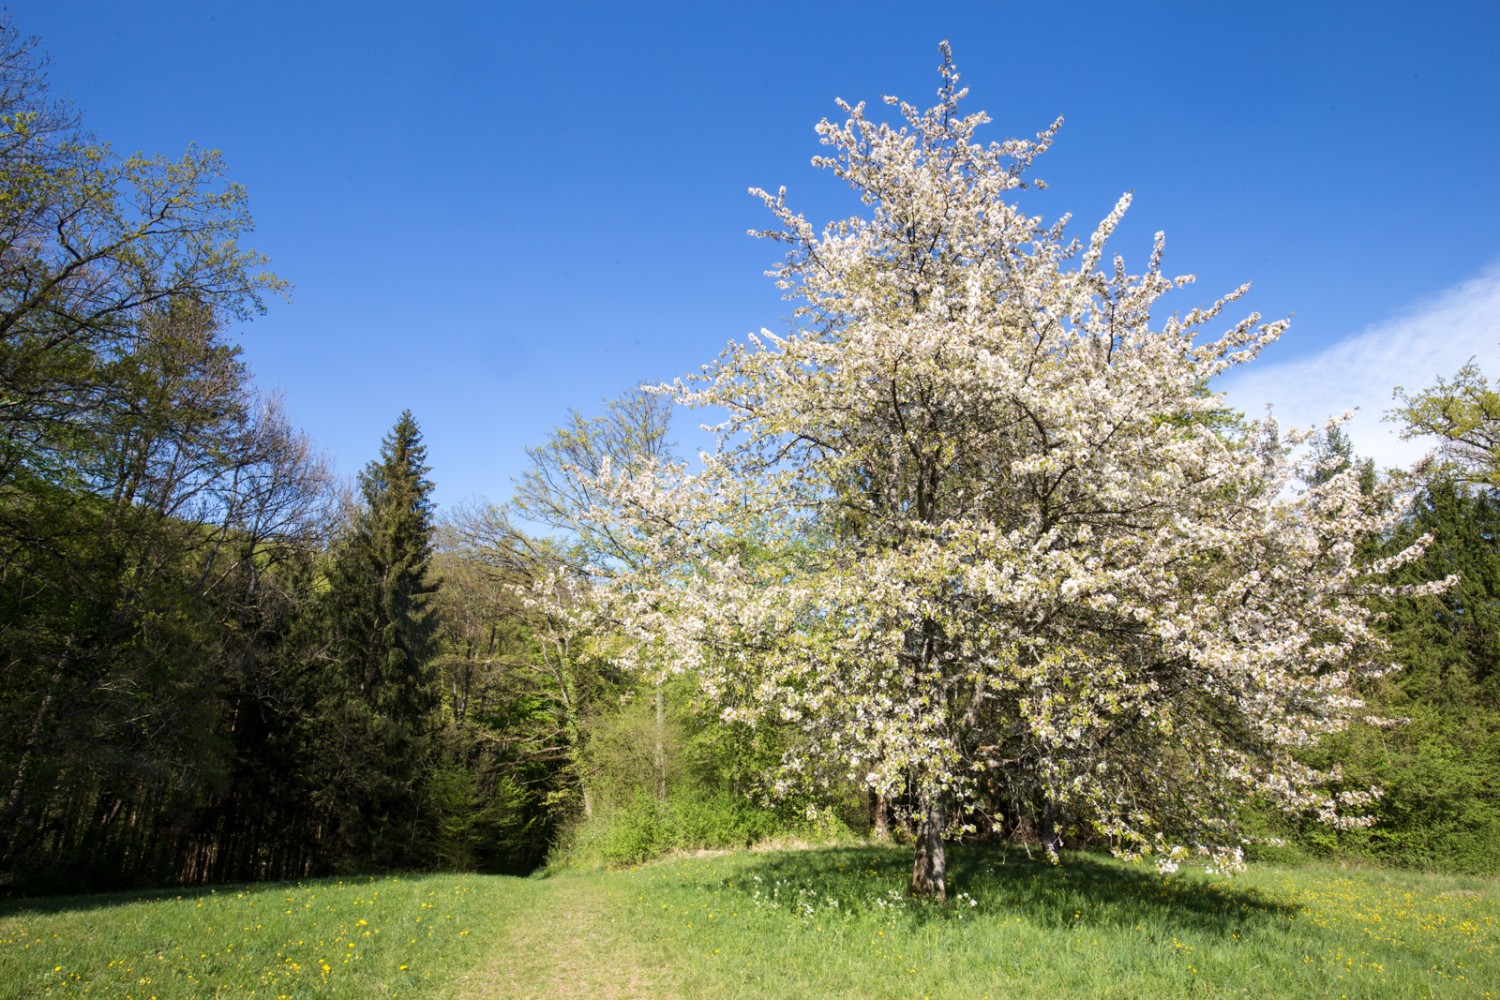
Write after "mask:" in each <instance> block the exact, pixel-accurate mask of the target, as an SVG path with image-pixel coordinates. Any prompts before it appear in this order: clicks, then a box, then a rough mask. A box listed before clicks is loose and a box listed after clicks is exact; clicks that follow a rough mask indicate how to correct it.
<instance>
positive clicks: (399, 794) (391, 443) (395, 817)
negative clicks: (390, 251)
mask: <svg viewBox="0 0 1500 1000" xmlns="http://www.w3.org/2000/svg"><path fill="white" fill-rule="evenodd" d="M426 458H427V449H426V447H425V446H424V445H423V444H422V433H421V430H420V429H419V428H418V427H417V422H416V421H415V420H414V419H413V418H412V415H411V412H410V411H409V410H408V411H405V412H403V413H402V414H401V417H400V419H399V420H397V421H396V425H395V427H393V428H392V429H391V432H390V433H389V434H388V435H386V437H385V440H384V441H383V442H382V444H381V449H380V457H379V458H378V459H376V460H375V461H372V462H371V463H370V464H369V465H367V466H366V467H365V469H364V471H363V472H361V473H360V476H359V491H360V501H361V503H360V505H359V508H358V509H357V510H356V511H355V512H354V514H353V516H352V517H351V519H350V525H349V528H348V530H347V531H346V533H345V535H344V537H343V539H342V540H341V541H340V543H339V545H338V546H337V548H336V549H335V552H334V554H333V560H332V565H331V566H330V570H329V591H328V602H329V614H328V622H329V625H330V627H331V629H332V634H331V636H330V639H331V642H330V651H331V652H332V654H333V659H334V661H335V665H336V669H335V671H334V677H333V678H332V679H331V683H330V685H329V690H328V697H329V699H330V700H331V701H332V702H333V704H331V705H329V706H328V707H329V709H330V711H328V712H326V713H324V715H325V717H326V718H328V719H329V720H330V721H331V722H332V724H333V725H334V726H335V727H336V730H337V731H336V732H335V733H333V734H332V738H331V740H330V745H331V747H332V748H335V752H334V753H333V754H332V755H331V756H332V759H331V760H330V764H331V765H332V773H331V774H330V775H329V776H328V780H327V785H326V788H325V790H324V795H325V796H326V799H327V801H328V803H329V807H330V812H331V813H332V815H331V816H330V819H331V820H332V821H333V824H332V825H333V827H334V829H335V830H336V831H337V846H336V847H335V852H336V858H335V860H336V862H337V863H339V864H340V865H341V866H344V867H363V866H367V865H375V866H389V865H406V864H412V863H415V862H419V861H420V860H422V859H421V858H419V857H417V856H416V846H415V844H416V841H417V839H418V829H419V824H418V820H419V815H418V813H419V809H420V802H421V790H420V787H419V785H420V781H421V776H422V774H423V771H424V765H425V761H426V756H427V751H428V745H429V742H430V730H431V724H432V712H433V708H434V706H435V704H436V698H435V693H436V692H435V686H434V683H433V679H432V673H431V662H432V654H433V645H434V642H433V640H434V630H435V627H436V620H435V617H434V616H435V610H434V609H433V608H432V606H431V599H432V594H433V593H434V592H435V591H436V589H437V585H436V582H435V581H433V580H432V579H430V577H429V573H428V563H429V561H430V559H431V555H432V511H433V505H432V501H431V499H430V495H431V493H432V483H431V481H430V480H428V479H427V478H426V474H427V472H428V471H430V470H429V469H428V466H427V465H426Z"/></svg>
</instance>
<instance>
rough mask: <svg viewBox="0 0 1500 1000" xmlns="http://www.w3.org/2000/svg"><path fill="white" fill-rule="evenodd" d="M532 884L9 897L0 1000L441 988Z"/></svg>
mask: <svg viewBox="0 0 1500 1000" xmlns="http://www.w3.org/2000/svg"><path fill="white" fill-rule="evenodd" d="M535 885H536V883H534V882H527V881H525V880H522V879H507V878H500V877H491V878H479V877H474V876H432V877H426V878H380V879H372V878H366V879H344V880H339V879H332V880H319V881H311V882H308V883H305V884H297V885H289V884H276V885H261V886H254V887H240V888H231V889H224V888H220V889H217V890H205V891H202V892H194V893H183V894H181V895H177V894H170V895H167V896H164V897H159V898H155V899H149V900H141V899H138V898H137V897H134V896H129V895H112V896H94V897H77V898H69V899H62V898H59V899H49V900H42V901H40V902H37V903H32V904H27V903H24V902H22V903H13V904H10V905H9V906H8V907H7V909H6V911H3V912H5V916H3V917H0V997H45V996H102V997H128V998H131V1000H149V998H151V997H156V998H159V1000H176V998H179V997H199V996H219V995H225V994H234V995H241V996H254V997H288V998H300V997H326V996H345V997H423V996H427V997H434V996H442V995H443V992H442V987H443V985H444V984H445V983H447V982H449V981H450V980H451V979H452V978H454V977H455V976H456V975H458V974H460V973H462V972H463V971H465V970H466V969H467V968H469V967H470V966H471V965H473V964H474V963H475V962H477V961H480V960H482V959H483V958H484V957H485V956H487V955H488V953H489V952H490V951H491V950H492V948H493V947H494V938H495V936H496V934H497V933H500V932H502V931H503V928H504V925H505V924H506V923H507V922H508V921H510V920H512V919H515V918H516V917H517V915H518V914H519V913H520V912H522V911H524V909H525V908H526V905H527V903H528V901H529V899H530V898H531V894H532V893H534V891H535V888H534V887H535Z"/></svg>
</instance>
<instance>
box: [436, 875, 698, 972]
mask: <svg viewBox="0 0 1500 1000" xmlns="http://www.w3.org/2000/svg"><path fill="white" fill-rule="evenodd" d="M531 887H534V895H533V898H532V903H531V905H530V907H529V908H528V909H527V910H526V912H525V914H524V915H523V916H522V917H521V918H520V919H518V920H515V921H512V922H511V923H509V924H508V925H507V927H506V929H505V930H506V932H505V933H504V934H502V935H501V936H499V937H498V938H497V939H496V940H495V941H494V951H493V954H492V956H491V958H490V959H489V961H487V962H485V963H484V964H483V965H482V966H481V967H480V968H479V969H477V970H476V971H475V972H473V973H471V974H470V975H468V976H466V977H465V978H464V979H463V980H462V981H461V982H460V984H459V985H458V987H457V988H456V989H455V992H454V997H455V998H456V1000H498V998H522V997H524V998H535V997H557V998H562V1000H572V998H583V997H590V998H599V1000H616V998H637V997H638V998H647V997H650V998H656V997H661V998H668V997H676V996H678V994H677V992H676V990H675V989H673V988H672V986H671V984H670V983H669V982H668V981H667V977H666V975H665V973H664V968H665V966H666V956H665V955H664V954H662V952H661V951H660V949H659V948H655V947H652V946H651V943H650V942H649V940H646V939H643V938H642V937H641V935H640V934H639V933H638V932H637V931H636V930H635V929H633V928H632V927H631V926H630V925H629V923H628V920H629V911H630V907H629V906H628V904H627V902H626V899H625V896H624V893H623V890H624V888H626V887H625V885H624V884H623V883H621V882H620V880H619V879H617V878H613V879H612V878H607V877H601V876H600V875H598V874H572V873H569V874H563V875H558V876H555V877H553V878H549V879H545V880H540V881H533V882H532V883H531Z"/></svg>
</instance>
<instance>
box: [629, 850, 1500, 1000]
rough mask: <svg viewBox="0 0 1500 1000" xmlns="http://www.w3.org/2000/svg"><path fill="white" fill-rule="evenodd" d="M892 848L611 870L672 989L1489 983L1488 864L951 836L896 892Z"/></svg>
mask: <svg viewBox="0 0 1500 1000" xmlns="http://www.w3.org/2000/svg"><path fill="white" fill-rule="evenodd" d="M909 864H910V862H909V859H908V856H907V854H906V852H903V851H896V850H880V849H869V848H858V849H828V850H821V851H814V852H799V853H786V854H766V855H755V854H738V855H733V856H725V857H718V858H703V859H683V860H677V861H673V862H670V863H666V864H660V865H655V866H650V867H647V868H642V869H638V870H636V871H633V872H628V873H621V874H620V875H619V876H616V877H618V878H621V879H623V880H629V881H631V882H633V883H634V889H633V899H632V902H633V903H634V911H633V914H632V919H633V920H634V921H636V925H637V926H638V928H639V929H640V932H641V933H642V934H643V935H647V936H651V937H656V938H659V939H660V940H661V941H663V942H664V944H665V947H666V949H667V950H668V951H669V952H670V953H671V954H673V955H674V956H676V971H677V973H678V975H679V982H680V983H681V989H682V993H683V995H685V996H693V997H697V996H704V997H708V996H725V997H729V996H733V997H785V996H819V997H851V998H853V997H861V998H872V997H926V996H931V997H976V998H977V997H985V996H988V997H996V998H998V997H1058V996H1068V997H1110V998H1114V997H1178V996H1184V997H1186V996H1251V997H1270V996H1287V997H1325V996H1326V997H1345V996H1347V997H1382V998H1384V997H1408V996H1410V997H1427V996H1439V997H1442V996H1451V997H1487V996H1490V995H1491V992H1489V991H1493V990H1494V988H1495V987H1494V984H1500V950H1497V948H1500V884H1497V883H1496V882H1495V881H1493V880H1484V879H1464V878H1454V877H1437V876H1424V875H1418V874H1412V873H1405V872H1389V871H1363V872H1360V871H1344V870H1340V869H1338V868H1336V867H1326V866H1325V867H1304V868H1299V869H1270V868H1260V869H1253V870H1252V872H1251V873H1250V874H1248V875H1244V876H1238V877H1235V878H1233V879H1226V878H1222V877H1220V878H1210V877H1208V876H1204V875H1201V874H1194V875H1188V874H1179V875H1175V876H1171V877H1163V876H1160V875H1157V874H1155V872H1154V871H1153V870H1151V869H1149V868H1145V867H1141V866H1132V865H1126V864H1122V863H1119V862H1115V861H1112V860H1109V859H1099V858H1092V857H1071V858H1069V859H1068V861H1067V864H1066V865H1064V866H1063V867H1061V868H1054V867H1051V866H1048V865H1046V864H1045V863H1042V862H1041V861H1030V860H1028V859H1027V858H1026V856H1025V855H1024V854H1022V853H1017V852H1014V851H1001V850H994V849H970V850H963V849H959V850H955V851H954V852H953V856H952V863H951V865H950V873H951V875H952V879H951V884H952V886H953V892H954V893H955V895H956V898H955V899H953V900H951V901H950V902H949V903H948V904H947V905H944V906H933V905H926V904H920V903H915V902H913V901H910V900H907V899H905V898H904V897H903V895H902V892H901V889H902V887H903V886H904V885H905V880H906V876H907V873H908V870H909V868H908V866H909Z"/></svg>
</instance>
